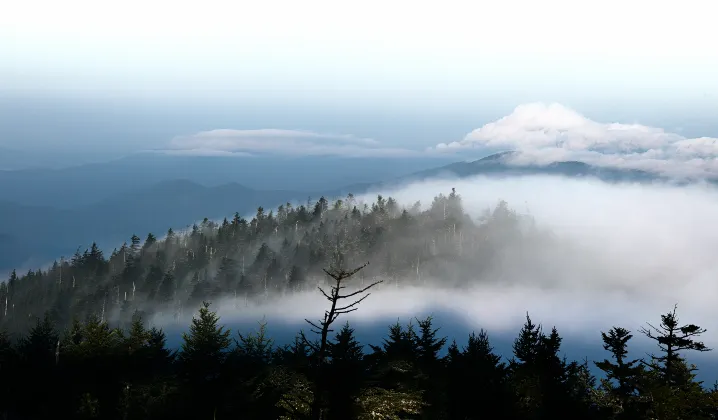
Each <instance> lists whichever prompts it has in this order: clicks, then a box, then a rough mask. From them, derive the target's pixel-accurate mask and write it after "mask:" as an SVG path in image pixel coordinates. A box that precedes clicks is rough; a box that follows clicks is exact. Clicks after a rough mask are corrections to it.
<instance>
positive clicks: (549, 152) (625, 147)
mask: <svg viewBox="0 0 718 420" xmlns="http://www.w3.org/2000/svg"><path fill="white" fill-rule="evenodd" d="M472 148H489V149H503V150H516V151H519V152H522V153H520V154H519V155H517V156H515V157H514V158H513V159H512V162H513V163H515V164H519V165H521V164H529V163H538V164H548V163H552V162H557V161H566V160H576V161H581V162H586V163H590V164H593V165H597V166H606V167H616V168H625V169H639V170H644V171H650V172H657V173H660V174H664V175H669V176H680V177H699V178H703V177H718V139H716V138H709V137H701V138H686V137H684V136H682V135H680V134H677V133H671V132H668V131H665V130H664V129H662V128H656V127H648V126H645V125H641V124H636V123H634V124H625V123H602V122H597V121H593V120H591V119H589V118H586V117H585V116H583V115H581V114H580V113H578V112H576V111H574V110H572V109H569V108H567V107H565V106H563V105H560V104H556V103H554V104H544V103H530V104H524V105H520V106H518V107H516V109H514V111H513V112H512V113H511V114H510V115H507V116H505V117H503V118H501V119H499V120H497V121H494V122H491V123H488V124H486V125H484V126H483V127H481V128H478V129H476V130H474V131H472V132H470V133H469V134H467V135H466V137H465V138H464V139H463V140H461V141H457V142H452V143H448V144H446V143H441V144H438V145H437V146H436V147H435V149H433V150H436V151H442V152H458V151H461V150H466V149H472Z"/></svg>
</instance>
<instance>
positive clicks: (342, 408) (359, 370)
mask: <svg viewBox="0 0 718 420" xmlns="http://www.w3.org/2000/svg"><path fill="white" fill-rule="evenodd" d="M362 348H363V346H362V345H361V344H359V342H357V340H356V338H355V337H354V329H353V328H351V327H349V323H348V322H347V323H346V324H344V326H343V327H342V329H341V330H339V332H338V333H337V334H336V336H335V338H334V341H333V342H330V343H328V348H327V354H328V356H329V360H330V362H329V366H328V373H327V377H328V380H327V382H328V384H329V387H328V389H329V392H328V398H327V400H328V402H329V406H328V410H329V412H328V416H327V419H329V420H332V419H336V420H341V419H351V418H356V415H357V410H358V408H357V407H356V404H355V399H356V397H357V396H358V395H359V391H360V389H361V387H362V384H363V382H364V379H365V378H364V376H365V375H364V363H363V359H364V353H363V351H362Z"/></svg>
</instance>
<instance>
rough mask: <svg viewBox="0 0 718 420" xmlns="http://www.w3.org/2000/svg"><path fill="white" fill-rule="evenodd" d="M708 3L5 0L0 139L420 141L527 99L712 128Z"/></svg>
mask: <svg viewBox="0 0 718 420" xmlns="http://www.w3.org/2000/svg"><path fill="white" fill-rule="evenodd" d="M712 3H713V2H711V1H709V0H704V1H700V0H691V1H685V2H682V3H681V4H680V5H678V4H677V3H675V2H662V1H643V0H622V1H619V0H603V1H593V0H592V1H579V2H577V1H568V0H547V1H542V2H530V1H510V0H503V1H498V2H493V1H492V2H487V1H461V2H460V1H443V2H421V1H404V0H395V1H390V2H387V1H379V0H367V1H363V2H361V3H357V4H353V5H351V6H349V5H347V4H346V3H344V2H336V1H328V0H323V1H319V0H307V1H302V2H291V1H288V0H286V1H278V0H277V1H263V2H249V1H246V2H245V1H241V2H237V1H218V0H215V1H205V2H189V1H169V0H154V1H140V0H127V1H124V2H121V3H117V4H116V5H109V4H108V3H106V2H97V1H90V0H66V1H62V2H56V1H51V0H25V1H21V2H12V3H11V4H8V5H7V6H6V7H5V8H4V10H3V13H2V15H0V56H1V57H3V59H2V60H0V96H1V97H0V111H1V112H2V116H0V146H6V147H15V148H34V147H38V146H40V145H44V146H45V147H47V148H53V149H58V148H59V149H66V148H68V147H74V148H77V147H84V148H91V147H90V146H92V148H96V149H98V150H101V149H106V150H116V151H118V152H119V151H128V150H134V149H137V148H141V146H143V145H149V146H150V147H161V146H162V145H163V144H166V143H167V142H169V141H170V140H171V139H172V138H173V137H174V136H181V135H188V134H192V133H195V132H199V131H207V130H213V129H239V130H241V129H268V128H281V129H303V130H311V131H318V132H323V131H331V132H333V133H338V134H352V135H355V136H359V137H372V138H376V139H377V140H379V141H381V142H382V143H385V144H389V145H399V146H401V147H407V148H410V149H414V150H423V149H424V148H426V147H430V146H433V145H436V144H437V143H449V142H452V141H459V140H461V139H462V138H463V137H464V136H465V135H466V134H467V133H468V132H470V131H471V130H473V129H475V128H478V127H481V126H482V125H484V124H486V123H488V122H490V121H492V120H495V119H498V118H500V117H502V116H505V115H508V114H510V113H511V112H512V110H513V109H514V108H515V107H516V106H518V105H521V104H524V103H529V102H537V101H541V102H547V103H551V102H559V103H561V104H563V105H566V106H568V107H570V108H572V109H575V110H577V111H579V112H581V113H583V114H585V115H586V116H588V117H589V118H592V119H595V120H599V121H604V122H614V121H616V122H624V123H634V122H640V123H642V124H647V125H653V126H659V127H663V128H665V129H666V130H675V129H681V130H684V133H686V135H689V136H718V132H716V127H715V126H711V125H710V124H711V122H713V123H714V121H715V120H716V118H715V117H716V116H718V77H715V75H716V74H718V48H715V39H718V28H717V27H716V25H715V21H714V16H715V13H714V10H715V8H716V6H715V5H713V4H712ZM3 97H4V99H3Z"/></svg>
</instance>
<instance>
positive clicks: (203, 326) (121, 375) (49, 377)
mask: <svg viewBox="0 0 718 420" xmlns="http://www.w3.org/2000/svg"><path fill="white" fill-rule="evenodd" d="M339 283H340V282H339V281H337V285H339ZM343 289H344V287H342V286H337V289H332V292H331V293H329V292H328V293H327V295H328V299H329V300H330V302H332V307H333V308H335V309H336V308H339V307H341V306H335V303H337V302H338V301H339V300H341V299H337V297H339V298H341V297H343V296H348V295H339V296H338V293H341V292H339V291H340V290H343ZM334 290H336V292H335V291H334ZM359 292H360V293H361V290H359ZM365 296H366V295H365ZM358 300H360V299H358ZM358 300H355V301H354V302H358ZM337 304H338V305H339V303H337ZM351 304H352V303H349V305H351ZM353 307H356V306H353ZM331 311H332V309H329V310H328V311H327V312H326V314H327V315H326V316H325V317H324V321H323V322H322V323H320V324H315V323H314V322H312V321H310V323H311V324H312V325H313V327H314V326H315V327H317V328H318V330H316V331H315V332H317V333H318V335H317V336H316V337H317V338H316V339H315V338H314V337H312V336H310V335H309V333H308V332H307V334H305V333H304V332H302V333H300V334H298V335H297V337H296V338H295V340H294V342H293V343H292V344H290V345H284V346H278V345H275V344H274V342H273V340H272V339H270V338H269V337H268V336H267V334H266V327H265V324H260V327H259V328H258V330H257V331H253V332H250V333H249V334H241V333H232V332H231V331H230V330H229V329H226V328H225V327H223V326H222V325H220V320H219V317H218V316H217V314H216V313H215V312H213V311H212V310H211V309H210V305H209V303H204V304H203V305H202V306H201V308H200V310H199V312H198V314H197V315H196V316H195V317H194V318H193V320H192V324H191V325H190V328H189V331H188V332H187V333H186V334H184V336H183V342H182V344H181V348H180V349H179V350H177V351H174V350H170V349H168V348H167V347H166V344H165V334H164V333H163V332H162V331H161V330H158V329H154V328H152V329H147V328H146V327H145V326H144V325H143V323H142V320H141V319H140V318H139V317H136V318H135V319H134V320H133V322H132V323H131V325H130V327H129V328H127V329H125V330H123V329H119V328H111V327H110V326H109V325H108V324H107V322H103V321H101V320H100V319H98V318H96V317H91V318H90V319H88V320H87V321H86V322H82V323H81V322H77V321H75V322H74V323H73V324H72V326H71V327H70V328H68V329H67V330H65V331H63V332H59V331H57V330H56V329H55V327H54V325H53V323H52V321H51V320H50V319H49V317H45V318H44V319H43V320H38V321H37V323H36V325H35V326H34V327H33V328H32V329H31V330H30V332H29V333H28V334H27V335H25V336H23V337H22V338H20V339H18V340H16V341H13V340H11V339H10V338H9V336H8V335H7V334H5V333H3V334H2V335H0V384H2V386H3V389H2V392H0V398H1V400H0V415H2V416H3V417H2V418H4V419H38V418H51V417H52V418H58V417H59V418H77V419H83V418H84V419H204V418H206V419H229V418H251V419H273V420H274V419H312V420H316V419H325V420H328V419H342V420H347V419H461V420H466V419H484V418H491V419H555V418H575V419H714V418H717V417H718V391H716V390H715V389H713V390H706V389H705V388H704V387H702V386H701V383H700V382H698V381H696V379H695V373H694V372H695V370H696V368H695V366H693V365H688V364H687V363H686V361H685V359H684V355H685V354H684V353H685V352H686V351H688V350H694V351H706V350H707V349H706V348H705V346H704V345H703V344H702V343H701V342H700V341H698V336H699V335H700V334H701V333H702V332H703V331H704V330H703V329H701V328H700V327H698V326H695V325H690V324H689V325H684V324H681V323H680V322H679V319H678V317H677V315H676V312H675V310H674V311H671V312H669V313H667V314H666V315H663V316H662V317H661V323H660V324H659V325H658V326H657V327H655V328H654V327H652V326H650V325H649V326H648V327H647V329H646V330H643V331H642V332H643V333H644V334H646V336H648V337H650V338H653V339H654V340H655V341H656V342H657V344H658V350H659V352H658V353H657V354H656V355H654V356H651V357H650V358H648V359H647V360H629V359H627V347H628V343H629V341H630V340H631V337H632V336H631V333H630V332H629V331H627V330H625V329H623V328H620V327H615V328H612V329H611V330H609V331H608V332H606V333H603V334H602V338H603V342H604V348H605V349H606V350H607V351H608V353H607V356H608V357H607V359H606V360H603V361H598V362H595V366H597V367H598V368H599V369H600V370H601V371H602V372H603V374H604V376H605V377H604V378H602V379H601V380H600V381H597V380H596V378H595V377H594V376H593V375H592V374H591V372H590V371H589V367H590V366H589V364H588V362H583V363H578V362H575V361H567V360H566V359H565V358H564V357H563V356H562V355H561V341H562V338H561V336H560V335H559V333H558V331H557V330H556V328H553V329H551V330H550V331H546V330H544V329H543V328H542V327H541V326H540V325H536V324H534V323H533V321H532V320H531V319H530V318H529V316H528V315H527V316H526V322H525V324H524V326H523V328H522V329H521V330H520V331H519V334H518V337H517V338H516V339H515V342H514V346H513V355H512V356H513V357H511V358H510V359H506V358H502V357H501V356H499V355H497V354H496V353H495V352H494V351H493V349H492V346H491V344H490V341H489V336H488V334H487V333H486V332H485V331H483V330H481V331H480V332H479V333H478V334H473V333H472V334H471V335H470V336H469V337H468V340H464V341H463V342H462V343H457V342H456V341H454V342H452V343H451V344H448V343H447V338H446V337H442V336H441V335H440V331H439V329H438V328H436V327H435V326H434V325H433V323H432V319H431V318H426V319H423V320H419V319H417V320H414V322H409V323H408V324H407V325H402V324H400V323H398V322H397V324H395V325H392V326H390V327H389V331H388V334H387V336H386V338H385V339H384V340H383V342H382V343H381V344H379V345H369V346H368V348H365V347H364V346H363V345H361V344H360V343H359V342H358V341H357V339H356V338H355V336H354V330H353V329H352V328H351V327H350V326H349V324H348V323H344V324H343V326H341V325H342V324H341V323H336V325H340V326H341V327H340V328H337V330H336V331H334V332H333V333H332V334H331V336H328V335H327V333H328V332H331V331H333V328H332V325H334V324H335V323H334V322H333V321H335V320H336V319H337V316H338V315H339V314H341V313H346V312H347V311H348V308H347V309H343V310H339V312H336V311H335V312H334V315H330V314H331ZM447 344H448V345H447Z"/></svg>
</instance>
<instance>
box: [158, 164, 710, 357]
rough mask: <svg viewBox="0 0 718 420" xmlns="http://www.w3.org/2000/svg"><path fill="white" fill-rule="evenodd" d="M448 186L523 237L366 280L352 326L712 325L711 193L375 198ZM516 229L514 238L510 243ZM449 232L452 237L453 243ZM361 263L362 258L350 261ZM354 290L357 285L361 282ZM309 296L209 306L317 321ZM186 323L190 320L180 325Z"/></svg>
mask: <svg viewBox="0 0 718 420" xmlns="http://www.w3.org/2000/svg"><path fill="white" fill-rule="evenodd" d="M451 188H455V189H456V192H457V193H458V194H460V196H461V203H462V205H463V210H464V211H465V212H466V213H467V214H468V215H469V216H471V218H472V219H473V220H474V221H477V220H480V219H481V217H482V215H484V216H485V215H486V214H487V212H489V213H491V211H493V212H496V209H495V208H496V205H497V203H498V202H499V201H500V200H505V201H506V202H507V203H508V207H505V208H504V209H506V210H507V211H508V212H509V213H511V212H513V211H515V212H516V213H517V214H516V216H518V218H519V220H521V226H520V228H519V230H512V229H513V228H506V229H502V227H501V225H500V224H496V225H494V228H492V229H491V230H488V231H484V233H485V234H486V235H495V237H493V238H490V239H489V240H491V243H492V246H493V247H494V248H493V249H492V250H491V251H490V252H492V253H491V254H490V255H487V254H486V250H485V249H482V250H481V251H477V254H476V256H475V257H469V258H468V259H466V258H464V259H453V258H454V257H450V256H447V257H446V258H443V259H442V258H441V256H440V257H439V258H438V259H437V260H436V261H429V262H426V263H425V264H426V266H427V267H428V266H429V265H432V264H436V266H434V267H433V268H425V266H421V265H420V267H421V269H422V271H423V270H426V273H429V272H433V273H438V274H439V275H430V274H426V273H424V274H418V273H416V272H415V271H412V270H413V269H409V270H405V272H404V273H403V274H401V275H398V276H393V277H386V276H382V275H381V274H380V273H372V278H373V275H376V276H377V278H383V279H384V281H385V282H384V284H382V285H381V287H380V289H379V290H377V291H376V292H375V293H374V294H373V295H372V296H370V297H369V298H368V299H367V300H366V301H364V302H363V303H362V304H361V308H360V309H359V311H357V312H356V313H353V314H350V316H349V317H348V318H347V319H349V320H356V321H377V320H386V319H389V320H390V319H396V317H402V318H403V319H407V317H412V316H415V315H417V314H426V313H431V312H453V313H455V314H456V315H458V316H460V317H462V318H463V319H464V320H465V321H466V322H467V324H468V325H469V326H471V328H475V329H477V330H478V328H487V329H488V330H489V331H496V332H513V331H517V330H518V328H519V327H520V325H521V324H522V322H523V321H524V316H525V313H526V311H529V312H530V313H531V315H532V317H534V318H535V319H536V320H539V321H540V322H542V323H544V325H556V326H558V327H559V329H560V330H562V331H566V332H570V333H571V334H574V335H579V336H584V337H585V338H586V339H589V340H591V341H593V340H595V339H597V338H598V337H599V335H598V333H599V331H600V330H604V331H605V330H607V329H608V328H610V327H611V326H613V325H620V326H624V327H626V328H629V329H631V330H636V329H637V328H638V327H639V326H641V325H645V323H646V322H654V321H656V320H657V319H658V316H659V315H660V314H663V313H665V312H667V311H668V310H670V309H671V308H672V307H673V305H674V304H676V303H677V304H678V305H679V313H680V315H681V317H682V319H684V320H685V321H686V322H698V323H700V322H702V321H704V320H710V319H714V318H715V317H716V316H718V309H716V307H715V304H714V299H713V298H712V297H713V296H715V294H716V292H718V284H716V282H715V278H716V274H718V273H717V271H718V270H717V269H716V267H715V258H714V253H713V252H712V249H713V247H714V243H715V241H716V238H718V227H715V224H714V223H712V220H713V217H714V216H713V215H715V214H716V213H717V212H718V192H716V191H715V190H714V189H712V188H709V187H705V186H690V187H682V188H678V187H672V186H667V185H662V184H655V185H652V186H645V185H641V186H638V185H608V184H604V183H601V182H599V181H590V180H571V179H565V178H557V177H521V178H509V179H490V178H474V179H464V180H457V179H445V180H434V181H429V182H422V183H413V184H410V185H405V186H402V187H400V188H397V189H395V190H392V191H381V192H380V193H381V194H383V195H384V197H389V196H390V197H393V198H395V199H396V200H397V202H398V204H399V206H403V207H405V208H408V209H411V208H412V206H413V205H414V204H415V202H416V201H421V203H422V208H424V209H426V208H428V207H429V205H430V204H431V201H432V199H433V197H434V196H435V195H436V194H438V193H439V192H447V191H451ZM375 199H376V195H374V194H368V195H366V196H361V197H357V201H358V202H359V203H361V202H367V203H370V202H372V201H374V200H375ZM501 207H502V206H499V208H501ZM476 223H480V222H476ZM517 232H520V235H519V236H514V235H516V233H517ZM452 234H453V233H452V232H451V231H449V232H448V233H447V235H448V241H451V240H452V239H451V238H452ZM422 235H426V232H422V231H416V232H411V231H408V232H406V235H405V236H403V237H400V238H399V239H397V241H396V242H395V243H389V244H386V245H387V248H388V249H392V250H394V251H395V252H396V254H393V255H395V257H396V256H397V255H400V254H402V253H409V252H412V251H411V246H407V244H416V243H420V242H423V241H425V240H426V239H427V238H426V237H423V236H422ZM466 235H468V233H466ZM465 238H466V237H465ZM465 238H464V244H463V250H460V251H457V252H459V253H461V252H463V253H464V257H466V256H470V255H471V254H470V253H471V252H472V250H471V249H470V248H469V244H468V243H467V242H466V240H465ZM477 250H478V247H477ZM382 255H384V254H381V253H380V254H375V255H370V256H367V259H368V260H370V262H371V263H372V264H377V265H378V264H382V263H383V262H382V261H375V259H377V258H384V257H383V256H382ZM408 257H409V258H411V256H408ZM397 258H398V257H397ZM372 259H374V261H372ZM437 261H439V262H437ZM361 262H362V261H361V258H358V257H357V258H354V259H353V260H352V261H351V263H350V264H359V263H361ZM369 268H371V265H370V266H369ZM402 277H405V278H403V279H402ZM354 281H355V284H356V285H359V284H360V282H362V281H368V279H364V280H360V279H358V278H357V279H355V280H354ZM312 289H313V288H311V287H310V288H308V290H305V291H303V292H299V293H296V294H285V295H284V297H275V298H270V300H269V301H268V302H267V303H266V304H262V303H261V301H262V300H261V298H260V299H257V300H253V301H249V302H248V303H245V302H244V300H243V299H242V297H241V296H240V297H239V298H237V300H235V298H234V297H233V296H232V295H231V294H230V295H229V296H228V297H227V296H226V298H225V299H221V300H219V301H216V303H217V304H218V305H219V307H220V314H221V315H222V316H224V317H225V322H233V321H232V320H234V321H239V320H244V321H255V320H259V319H261V318H263V317H265V316H266V317H267V319H268V320H269V321H270V323H271V322H277V321H278V320H279V321H281V322H289V323H298V322H302V320H303V319H304V318H310V319H314V318H316V317H318V316H321V314H322V311H323V308H324V307H325V306H326V304H327V302H326V300H325V299H324V298H323V297H322V296H321V295H320V293H319V292H318V291H316V289H313V290H312ZM275 299H279V301H277V300H275ZM258 302H259V303H258ZM189 316H190V314H189V313H187V314H185V317H186V318H185V319H183V320H181V323H185V322H186V321H187V319H188V318H189ZM163 318H164V317H160V318H158V319H157V320H156V321H158V322H162V319H163ZM165 319H166V318H165ZM173 322H174V321H173ZM705 326H706V327H707V328H708V333H707V336H706V342H707V343H714V342H716V341H717V340H716V337H717V336H716V335H715V331H714V329H713V328H712V326H711V325H705Z"/></svg>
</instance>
